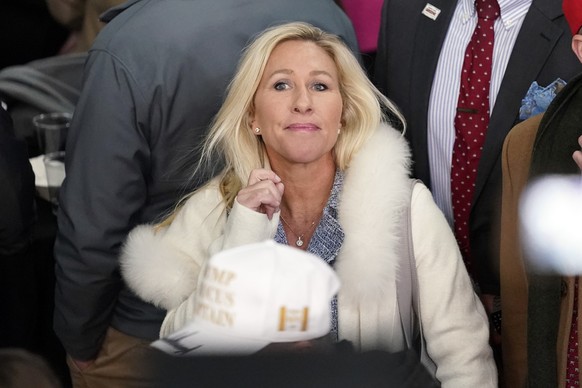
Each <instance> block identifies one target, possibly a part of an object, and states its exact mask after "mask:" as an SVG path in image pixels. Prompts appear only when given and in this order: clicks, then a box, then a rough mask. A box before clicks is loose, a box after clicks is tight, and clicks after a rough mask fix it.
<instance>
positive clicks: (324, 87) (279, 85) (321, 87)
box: [274, 82, 328, 92]
mask: <svg viewBox="0 0 582 388" xmlns="http://www.w3.org/2000/svg"><path fill="white" fill-rule="evenodd" d="M289 87H290V86H289V84H287V83H286V82H276V83H275V85H274V88H275V90H286V89H289ZM311 87H312V88H313V89H315V90H316V91H318V92H323V91H324V90H327V89H328V87H327V85H326V84H323V83H321V82H316V83H314V84H313V85H312V86H311Z"/></svg>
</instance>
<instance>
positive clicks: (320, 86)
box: [313, 83, 327, 92]
mask: <svg viewBox="0 0 582 388" xmlns="http://www.w3.org/2000/svg"><path fill="white" fill-rule="evenodd" d="M313 88H314V89H315V90H317V91H319V92H323V91H324V90H327V85H326V84H322V83H316V84H314V85H313Z"/></svg>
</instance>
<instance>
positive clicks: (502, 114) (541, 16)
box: [473, 1, 563, 203]
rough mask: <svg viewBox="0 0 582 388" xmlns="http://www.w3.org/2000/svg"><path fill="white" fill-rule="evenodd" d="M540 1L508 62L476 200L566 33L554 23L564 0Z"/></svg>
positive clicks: (485, 146) (485, 153) (481, 164)
mask: <svg viewBox="0 0 582 388" xmlns="http://www.w3.org/2000/svg"><path fill="white" fill-rule="evenodd" d="M540 3H541V2H540V1H537V2H536V1H534V2H533V3H532V5H531V6H530V9H529V11H528V13H527V15H526V17H525V19H524V21H523V24H522V26H521V30H520V33H519V35H518V37H517V40H516V42H515V46H514V49H513V52H512V54H511V57H510V59H509V63H508V64H507V69H506V71H505V75H504V76H503V81H502V83H501V87H500V89H499V94H498V95H497V99H496V102H495V106H494V107H493V112H492V115H491V120H490V122H489V128H488V129H487V137H486V139H485V144H484V146H483V153H482V157H481V161H480V162H479V171H478V173H477V182H476V187H475V200H474V202H473V203H476V202H477V201H478V198H479V195H480V194H481V192H482V190H483V187H484V185H485V182H486V181H487V179H488V178H489V176H490V174H491V173H492V170H493V168H494V166H495V164H496V163H497V160H498V159H499V157H500V154H501V148H502V145H503V141H504V139H505V136H506V135H507V133H508V132H509V130H510V129H511V128H512V127H513V126H514V125H515V124H516V123H517V120H518V114H519V107H520V106H521V100H522V98H523V97H525V94H526V92H527V90H528V88H529V86H530V85H531V83H532V82H533V81H534V80H535V79H536V78H537V76H538V74H539V73H540V70H541V69H542V67H543V65H544V63H545V62H546V60H547V58H548V57H549V56H550V54H551V52H552V50H553V49H554V47H555V45H556V43H557V42H558V40H559V38H560V36H561V35H562V34H563V30H562V29H561V28H560V27H558V26H556V25H554V24H553V23H552V19H554V18H555V17H557V16H558V15H559V14H560V13H561V10H560V3H559V2H556V4H555V6H554V5H549V6H547V7H545V8H544V7H541V6H540ZM547 4H548V3H547V2H546V3H544V4H541V5H547Z"/></svg>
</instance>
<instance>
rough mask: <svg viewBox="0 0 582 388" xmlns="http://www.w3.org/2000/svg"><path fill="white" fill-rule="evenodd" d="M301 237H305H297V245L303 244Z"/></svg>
mask: <svg viewBox="0 0 582 388" xmlns="http://www.w3.org/2000/svg"><path fill="white" fill-rule="evenodd" d="M301 237H303V236H299V237H297V241H295V245H297V246H298V247H302V246H303V240H301Z"/></svg>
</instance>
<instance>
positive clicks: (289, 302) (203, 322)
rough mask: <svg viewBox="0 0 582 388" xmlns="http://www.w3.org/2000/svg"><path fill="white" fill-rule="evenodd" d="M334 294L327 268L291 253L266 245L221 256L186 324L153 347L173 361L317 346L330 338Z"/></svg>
mask: <svg viewBox="0 0 582 388" xmlns="http://www.w3.org/2000/svg"><path fill="white" fill-rule="evenodd" d="M339 286H340V282H339V279H338V277H337V275H336V274H335V272H334V270H333V269H332V268H331V267H330V266H329V265H328V264H327V263H326V262H324V261H323V260H322V259H321V258H319V257H317V256H315V255H313V254H311V253H307V252H304V251H302V250H299V249H297V248H292V247H289V246H287V245H281V244H277V243H275V242H274V241H265V242H262V243H257V244H250V245H245V246H241V247H238V248H234V249H230V250H225V251H222V252H220V253H218V254H216V255H215V256H213V257H212V258H210V260H209V261H208V263H207V265H206V266H205V269H204V272H203V273H202V274H201V277H200V281H199V283H198V289H197V290H196V302H195V303H196V304H195V308H194V318H193V319H192V321H191V322H189V323H188V324H187V325H186V326H185V327H184V328H182V329H180V330H179V331H177V332H175V333H173V334H171V335H169V336H168V337H165V338H162V339H160V340H158V341H156V342H154V343H153V344H152V346H154V347H156V348H158V349H160V350H163V351H165V352H166V353H169V354H174V355H218V354H230V355H233V354H234V355H245V354H252V353H255V352H257V351H259V350H260V349H262V348H264V347H265V346H267V345H269V344H270V343H276V342H296V341H306V340H312V339H315V338H319V337H322V336H324V335H326V334H328V333H329V331H330V328H331V301H332V299H333V297H334V295H335V294H337V292H338V290H339Z"/></svg>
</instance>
